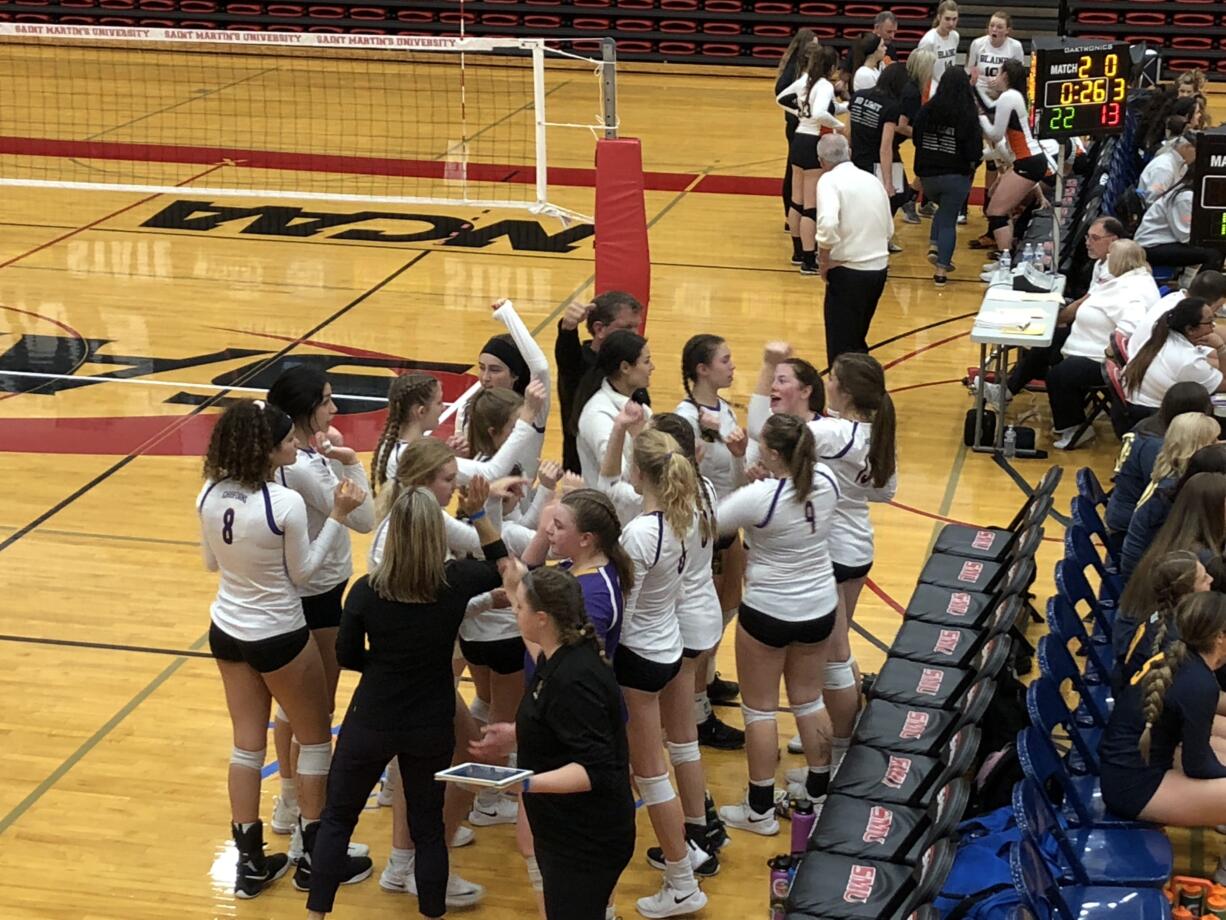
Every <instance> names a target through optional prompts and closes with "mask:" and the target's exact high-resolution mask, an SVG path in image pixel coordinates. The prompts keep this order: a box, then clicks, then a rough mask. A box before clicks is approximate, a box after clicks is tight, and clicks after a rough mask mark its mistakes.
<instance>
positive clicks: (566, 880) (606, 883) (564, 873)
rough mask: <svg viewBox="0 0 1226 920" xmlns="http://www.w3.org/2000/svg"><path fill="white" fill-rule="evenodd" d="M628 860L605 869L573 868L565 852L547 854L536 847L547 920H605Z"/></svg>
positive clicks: (616, 860)
mask: <svg viewBox="0 0 1226 920" xmlns="http://www.w3.org/2000/svg"><path fill="white" fill-rule="evenodd" d="M629 862H630V857H629V856H627V857H625V858H624V859H614V860H612V861H611V864H610V865H607V866H599V867H593V866H578V867H577V866H575V865H574V862H573V860H570V859H568V858H567V856H566V854H564V853H556V854H554V853H549V852H548V851H546V850H542V849H541V847H540V846H539V844H538V846H537V850H536V864H537V865H538V866H539V867H540V870H541V879H542V880H543V881H544V883H545V916H546V918H548V920H604V917H605V908H606V907H607V906H608V904H609V899H610V898H612V897H613V889H614V888H616V887H617V880H618V879H619V878H620V877H621V874H622V870H623V869H625V868H626V866H627V864H628V863H629Z"/></svg>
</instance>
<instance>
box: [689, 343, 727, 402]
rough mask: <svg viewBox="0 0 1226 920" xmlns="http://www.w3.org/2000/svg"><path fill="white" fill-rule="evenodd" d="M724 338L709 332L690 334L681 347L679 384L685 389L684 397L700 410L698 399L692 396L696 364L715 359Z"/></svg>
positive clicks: (696, 369) (696, 372)
mask: <svg viewBox="0 0 1226 920" xmlns="http://www.w3.org/2000/svg"><path fill="white" fill-rule="evenodd" d="M724 342H725V339H724V338H723V337H722V336H718V335H711V334H710V333H709V332H703V333H699V334H698V335H694V336H690V339H689V341H688V342H686V343H685V347H684V348H682V349H681V386H682V387H683V388H684V389H685V398H686V399H687V400H689V401H690V402H691V403H693V404H694V407H695V408H696V409H699V410H701V409H702V406H700V405H698V400H696V399H695V398H694V391H693V389H692V385H693V384H694V383H696V382H697V381H698V365H700V364H710V363H711V362H712V361H714V360H715V354H716V352H718V351H719V346H721V345H723V344H724Z"/></svg>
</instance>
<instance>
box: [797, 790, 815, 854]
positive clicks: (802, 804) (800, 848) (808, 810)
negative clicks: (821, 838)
mask: <svg viewBox="0 0 1226 920" xmlns="http://www.w3.org/2000/svg"><path fill="white" fill-rule="evenodd" d="M816 821H817V815H816V813H815V812H814V811H813V803H812V802H811V801H809V800H808V799H798V800H797V801H796V804H795V805H794V806H793V807H792V856H794V857H798V858H799V857H801V856H804V854H805V853H806V852H807V851H808V849H809V837H810V836H811V835H812V833H813V825H814V823H815V822H816Z"/></svg>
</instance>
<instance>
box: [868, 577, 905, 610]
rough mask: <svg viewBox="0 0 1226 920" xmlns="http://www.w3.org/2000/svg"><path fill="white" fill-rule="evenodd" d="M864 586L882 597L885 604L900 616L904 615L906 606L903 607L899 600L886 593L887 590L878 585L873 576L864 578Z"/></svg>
mask: <svg viewBox="0 0 1226 920" xmlns="http://www.w3.org/2000/svg"><path fill="white" fill-rule="evenodd" d="M864 586H865V587H866V588H868V589H869V590H870V591H872V592H873V593H874V594H876V595H877V596H878V597H879V598H881V600H883V601H885V605H886V606H887V607H889V608H890V609H891V610H893V611H894V612H895V613H897V614H898V615H899V616H903V615H904V614H905V613H906V612H907V610H906V608H905V607H903V605H902V604H900V603H898V601H896V600H894V598H892V597H890V595H888V594H886V593H885V591H883V590H882V589H881V588H880V587H879V586H878V584H877V582H875V581H873V580H872V579H871V578H866V579H864Z"/></svg>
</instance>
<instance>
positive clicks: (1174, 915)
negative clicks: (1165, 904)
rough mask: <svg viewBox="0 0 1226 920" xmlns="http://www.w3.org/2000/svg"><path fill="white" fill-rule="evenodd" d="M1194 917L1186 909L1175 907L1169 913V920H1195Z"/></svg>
mask: <svg viewBox="0 0 1226 920" xmlns="http://www.w3.org/2000/svg"><path fill="white" fill-rule="evenodd" d="M1195 917H1196V915H1195V914H1194V913H1192V911H1190V910H1188V908H1186V907H1176V908H1175V909H1174V910H1173V911H1171V920H1195Z"/></svg>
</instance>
